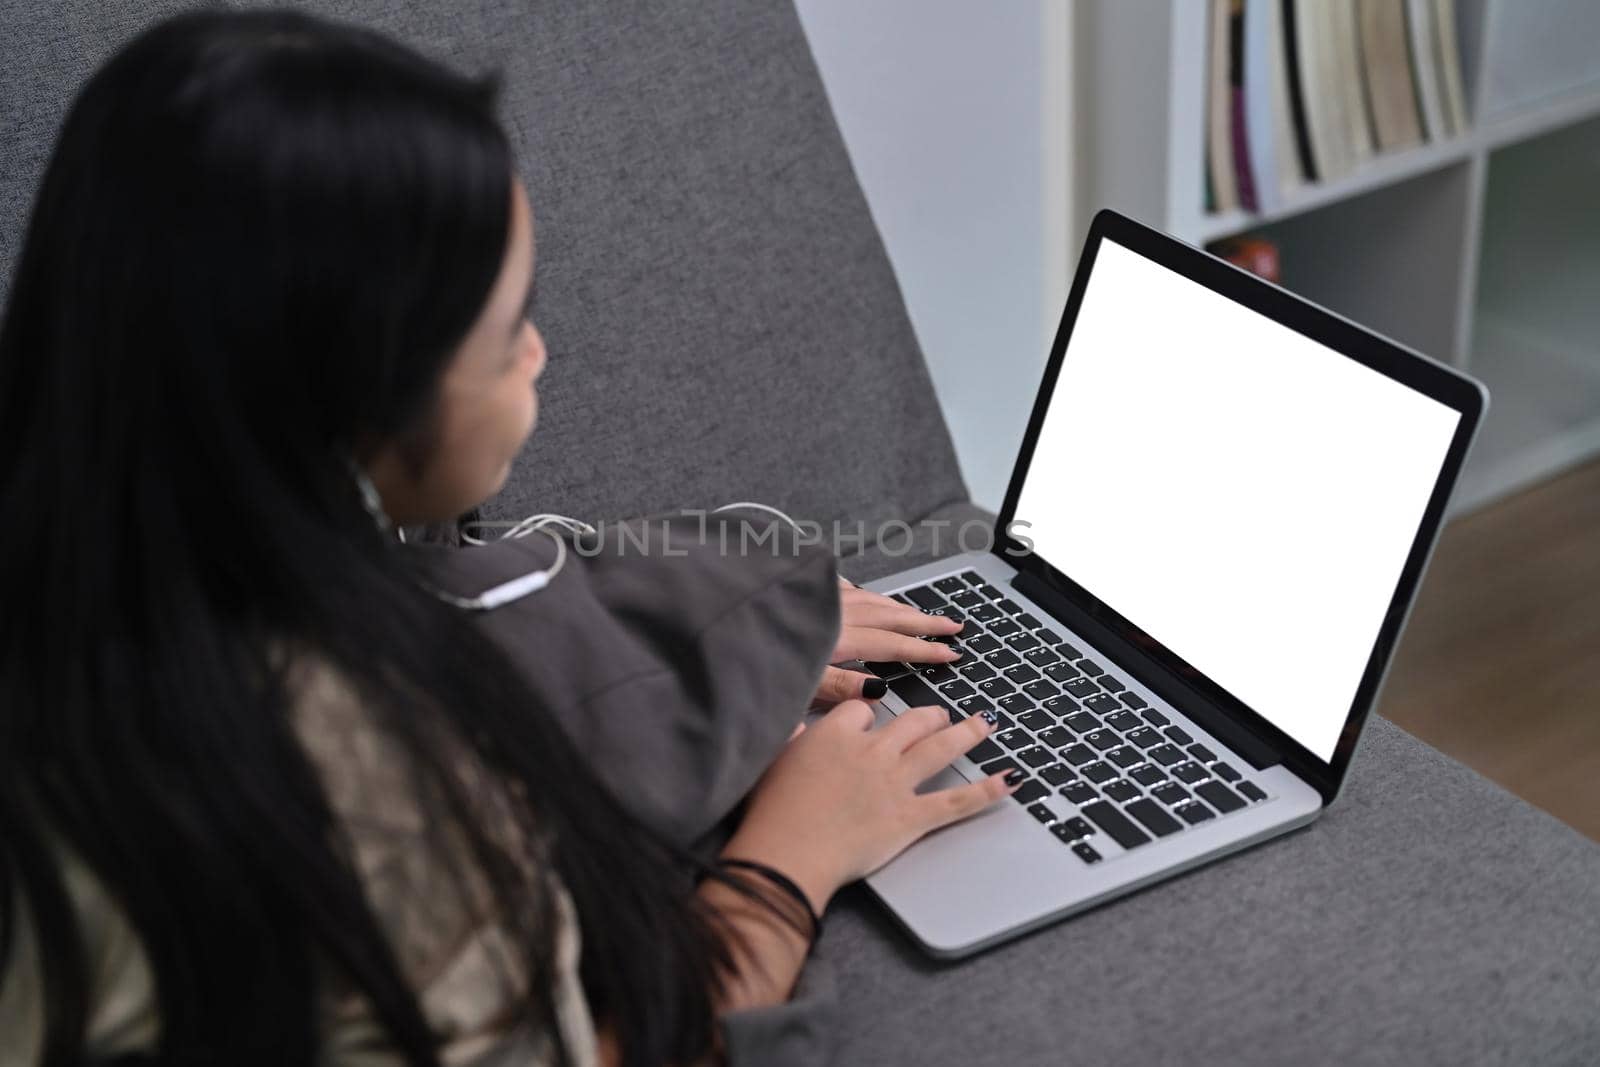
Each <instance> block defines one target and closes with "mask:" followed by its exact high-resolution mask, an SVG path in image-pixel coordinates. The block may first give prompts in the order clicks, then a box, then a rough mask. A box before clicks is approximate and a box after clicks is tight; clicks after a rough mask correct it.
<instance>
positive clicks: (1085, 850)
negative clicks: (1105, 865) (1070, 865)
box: [1072, 841, 1100, 863]
mask: <svg viewBox="0 0 1600 1067" xmlns="http://www.w3.org/2000/svg"><path fill="white" fill-rule="evenodd" d="M1072 854H1073V855H1074V856H1077V857H1078V858H1079V859H1080V860H1082V861H1083V862H1085V863H1099V862H1100V853H1098V852H1096V851H1095V850H1094V846H1093V845H1091V844H1089V842H1087V841H1079V842H1077V843H1075V844H1074V845H1073V846H1072Z"/></svg>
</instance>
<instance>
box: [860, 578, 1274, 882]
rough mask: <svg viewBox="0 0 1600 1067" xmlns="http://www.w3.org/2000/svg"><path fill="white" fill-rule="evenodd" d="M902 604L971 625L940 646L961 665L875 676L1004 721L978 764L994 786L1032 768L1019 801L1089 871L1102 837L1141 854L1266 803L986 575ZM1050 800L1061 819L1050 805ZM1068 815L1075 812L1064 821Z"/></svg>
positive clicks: (946, 582)
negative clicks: (996, 776)
mask: <svg viewBox="0 0 1600 1067" xmlns="http://www.w3.org/2000/svg"><path fill="white" fill-rule="evenodd" d="M891 596H892V597H893V599H895V600H899V601H901V602H902V603H906V604H911V605H913V606H915V607H917V608H920V609H922V610H923V611H925V612H927V613H928V614H930V615H944V616H947V617H949V618H951V619H954V620H955V621H957V622H960V623H963V624H964V625H963V629H962V631H961V633H959V634H956V635H954V636H951V637H937V638H929V640H937V641H942V642H943V643H945V644H947V645H949V646H950V647H952V648H954V649H955V650H956V651H958V652H960V653H961V656H962V658H961V659H960V660H958V661H956V662H955V663H951V664H942V663H941V664H933V665H929V664H906V663H868V664H867V665H866V666H867V669H868V670H869V671H871V672H872V673H873V674H876V675H877V676H878V677H880V678H883V679H884V680H885V681H886V682H888V685H889V688H890V689H891V690H892V691H893V692H894V694H895V695H896V696H898V697H899V698H900V699H901V700H904V701H905V702H906V703H907V704H908V705H910V706H912V707H916V706H918V705H921V704H934V705H940V706H943V707H944V708H945V710H946V711H947V712H948V713H949V715H950V721H951V722H952V723H957V722H960V721H961V720H962V719H964V718H966V717H967V716H969V715H976V714H978V713H980V712H984V711H993V712H994V713H995V715H996V717H997V719H998V723H997V725H996V726H995V729H994V732H993V733H992V734H990V736H989V737H987V738H985V739H984V740H982V741H980V742H978V744H977V746H976V747H975V748H973V749H972V750H971V751H970V752H968V753H967V758H968V759H969V760H971V761H972V762H973V763H976V764H977V765H978V766H979V767H980V768H981V769H982V770H983V772H984V773H985V774H993V773H995V772H998V771H1009V770H1012V769H1013V768H1015V769H1019V770H1021V771H1022V772H1023V774H1024V775H1025V776H1026V777H1025V779H1024V781H1023V783H1022V784H1021V785H1020V786H1018V787H1017V790H1016V792H1014V793H1012V794H1011V799H1013V800H1015V801H1016V802H1017V803H1019V804H1021V805H1023V806H1024V807H1026V808H1027V810H1028V812H1029V814H1031V815H1033V817H1034V818H1036V819H1038V820H1039V822H1040V823H1041V824H1042V826H1043V827H1045V828H1047V829H1048V830H1049V832H1050V833H1051V834H1053V835H1054V836H1055V837H1056V839H1057V840H1059V841H1060V842H1061V843H1062V844H1064V845H1066V846H1068V847H1070V848H1071V849H1072V851H1073V854H1074V855H1076V856H1077V857H1078V858H1079V859H1081V860H1083V861H1084V862H1085V863H1098V862H1100V860H1101V853H1100V851H1099V850H1098V849H1097V848H1096V847H1095V844H1096V843H1097V842H1098V841H1100V838H1099V837H1098V836H1097V835H1101V834H1103V835H1104V836H1105V837H1108V838H1110V839H1111V840H1112V841H1115V842H1116V843H1117V844H1118V845H1120V846H1122V847H1123V848H1124V849H1129V850H1131V849H1135V848H1138V847H1139V846H1141V845H1146V844H1149V843H1150V842H1151V841H1154V840H1156V839H1157V838H1162V837H1168V836H1170V835H1172V834H1176V833H1181V832H1182V831H1184V830H1186V829H1188V828H1189V827H1191V826H1198V825H1199V824H1200V823H1203V822H1207V821H1208V820H1211V819H1215V818H1218V817H1221V816H1226V815H1230V814H1232V813H1233V812H1236V811H1240V810H1242V809H1244V808H1246V807H1249V806H1250V805H1251V804H1254V803H1258V802H1260V801H1263V800H1266V799H1267V794H1266V793H1265V792H1264V791H1263V790H1262V789H1261V788H1260V787H1259V786H1257V785H1256V784H1255V783H1254V782H1251V781H1249V780H1248V779H1246V778H1245V777H1244V775H1243V774H1241V773H1240V771H1239V770H1238V769H1237V768H1235V767H1233V766H1232V765H1231V764H1229V763H1227V762H1224V761H1223V760H1221V759H1219V758H1218V756H1217V754H1216V753H1215V752H1212V751H1211V750H1210V749H1209V748H1207V747H1206V746H1205V745H1203V744H1200V743H1199V742H1197V741H1196V740H1195V739H1194V738H1193V737H1191V736H1190V735H1189V734H1188V733H1187V732H1186V731H1185V730H1184V729H1183V728H1182V727H1180V726H1177V725H1174V724H1173V723H1172V721H1171V720H1169V719H1168V718H1167V717H1166V716H1165V715H1163V714H1162V713H1161V712H1160V711H1157V710H1156V709H1155V708H1152V707H1150V706H1149V704H1148V703H1147V702H1146V701H1145V700H1144V699H1143V698H1141V697H1139V696H1138V695H1137V694H1135V693H1132V692H1130V691H1129V688H1128V685H1127V683H1126V681H1124V680H1123V679H1122V678H1120V677H1118V676H1117V674H1116V673H1114V672H1113V671H1112V669H1111V668H1109V667H1107V666H1105V665H1103V664H1101V663H1099V662H1096V661H1095V660H1094V659H1092V658H1091V657H1089V656H1087V655H1085V654H1084V652H1083V651H1082V650H1081V649H1078V648H1075V647H1074V646H1073V645H1072V644H1070V643H1069V642H1068V641H1066V640H1065V639H1064V638H1063V637H1062V636H1061V635H1060V634H1059V633H1057V632H1056V631H1055V630H1053V629H1051V627H1050V626H1049V625H1048V620H1042V619H1039V618H1037V617H1035V616H1034V615H1032V614H1030V613H1028V612H1027V611H1025V610H1024V609H1023V607H1022V606H1021V605H1020V604H1018V603H1017V602H1016V601H1014V600H1012V599H1011V598H1010V597H1008V596H1006V595H1005V593H1004V592H1003V591H1002V590H1001V589H999V588H998V587H996V586H994V585H991V584H989V583H988V582H987V581H986V580H985V579H984V578H983V577H982V576H981V575H979V574H978V573H977V572H976V571H963V572H961V573H960V574H952V575H949V576H947V577H944V578H939V579H936V580H935V581H932V582H929V583H928V584H926V585H919V586H914V587H912V588H910V589H903V590H901V591H900V592H898V593H893V594H891ZM1046 797H1051V798H1052V800H1051V803H1052V804H1054V805H1055V808H1052V807H1051V806H1049V805H1046V804H1044V803H1041V802H1042V801H1043V800H1044V799H1045V798H1046ZM1069 806H1070V809H1071V810H1072V812H1073V814H1070V815H1065V816H1064V815H1062V814H1060V810H1064V809H1067V808H1068V807H1069ZM1102 847H1103V843H1102Z"/></svg>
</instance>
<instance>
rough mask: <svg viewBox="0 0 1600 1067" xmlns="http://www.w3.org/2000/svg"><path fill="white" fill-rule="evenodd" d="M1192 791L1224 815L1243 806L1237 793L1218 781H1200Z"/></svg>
mask: <svg viewBox="0 0 1600 1067" xmlns="http://www.w3.org/2000/svg"><path fill="white" fill-rule="evenodd" d="M1194 791H1195V792H1196V793H1199V794H1200V799H1201V800H1204V801H1205V802H1206V803H1207V804H1210V805H1211V806H1212V807H1213V808H1216V809H1217V810H1218V811H1220V812H1222V814H1224V815H1226V814H1228V812H1230V811H1238V810H1239V809H1240V808H1242V807H1244V801H1242V800H1240V799H1239V794H1238V793H1235V792H1234V791H1233V790H1231V789H1229V788H1228V787H1227V786H1225V785H1223V784H1222V783H1221V782H1218V781H1210V782H1201V783H1200V784H1199V785H1197V786H1195V787H1194Z"/></svg>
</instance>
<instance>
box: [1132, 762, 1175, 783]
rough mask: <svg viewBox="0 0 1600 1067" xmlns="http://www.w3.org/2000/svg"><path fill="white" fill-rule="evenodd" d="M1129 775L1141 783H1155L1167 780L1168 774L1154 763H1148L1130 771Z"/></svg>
mask: <svg viewBox="0 0 1600 1067" xmlns="http://www.w3.org/2000/svg"><path fill="white" fill-rule="evenodd" d="M1128 777H1129V778H1132V779H1133V780H1134V781H1136V782H1138V783H1139V784H1140V785H1146V786H1148V785H1155V784H1156V783H1157V782H1162V781H1165V780H1166V777H1167V774H1166V772H1165V771H1163V770H1162V769H1161V768H1160V767H1157V766H1156V765H1155V764H1154V763H1146V764H1145V765H1144V766H1143V767H1135V768H1134V769H1133V770H1131V771H1129V772H1128Z"/></svg>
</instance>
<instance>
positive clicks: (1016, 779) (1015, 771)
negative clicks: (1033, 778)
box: [1006, 767, 1022, 785]
mask: <svg viewBox="0 0 1600 1067" xmlns="http://www.w3.org/2000/svg"><path fill="white" fill-rule="evenodd" d="M1020 784H1022V770H1021V768H1019V767H1013V768H1011V769H1010V770H1009V771H1007V772H1006V785H1020Z"/></svg>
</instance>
